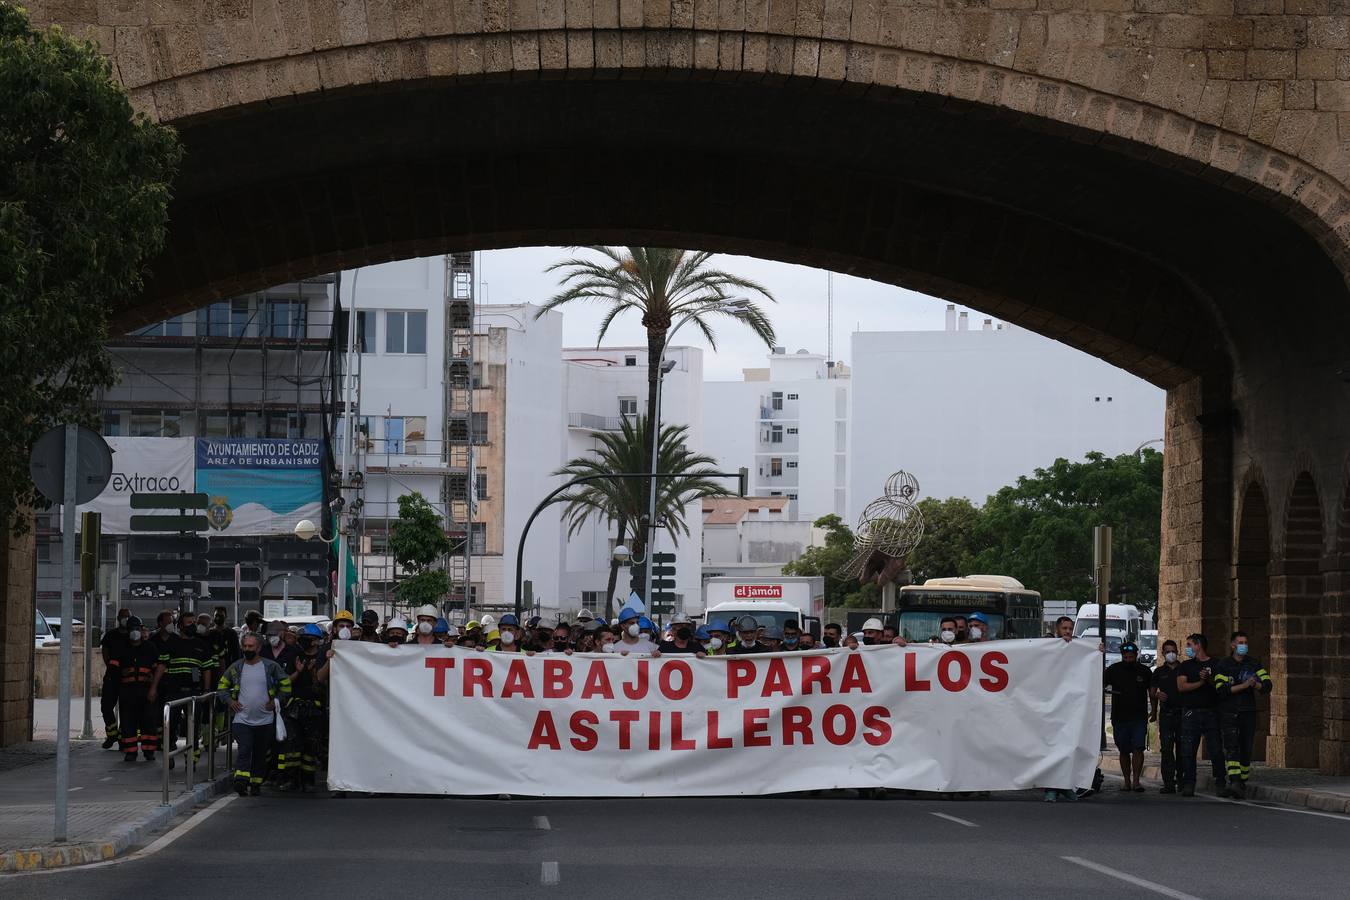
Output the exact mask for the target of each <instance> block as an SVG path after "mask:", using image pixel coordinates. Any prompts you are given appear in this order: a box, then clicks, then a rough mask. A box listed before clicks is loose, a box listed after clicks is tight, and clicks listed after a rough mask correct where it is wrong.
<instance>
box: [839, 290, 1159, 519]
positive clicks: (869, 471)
mask: <svg viewBox="0 0 1350 900" xmlns="http://www.w3.org/2000/svg"><path fill="white" fill-rule="evenodd" d="M969 323H970V317H969V315H968V314H967V313H965V312H961V313H959V314H958V313H957V311H956V307H955V306H954V305H949V306H948V307H947V324H946V328H945V330H943V331H899V332H857V333H855V334H854V335H853V338H852V364H853V421H854V422H855V423H856V424H855V427H854V428H853V434H852V447H851V450H852V453H851V460H852V472H851V474H850V478H849V484H850V492H849V521H850V522H856V521H857V516H858V513H859V512H860V511H861V510H862V509H863V507H865V506H866V505H867V504H868V503H869V502H871V501H872V500H873V499H875V498H876V497H878V496H880V495H881V493H882V489H883V487H884V485H885V483H886V478H887V477H888V476H889V475H890V474H891V473H892V472H894V471H896V470H897V469H905V470H906V471H908V472H911V473H912V474H913V475H914V476H915V477H916V478H918V480H919V484H920V487H921V492H922V493H921V496H926V497H938V498H945V497H967V498H969V499H970V500H972V501H973V502H975V503H983V502H984V501H985V499H986V498H987V497H988V496H989V495H990V494H992V493H994V492H995V491H997V490H998V489H999V488H1001V487H1003V486H1004V485H1008V484H1012V483H1014V482H1015V481H1016V480H1017V478H1018V476H1020V475H1029V474H1031V472H1033V471H1034V470H1035V469H1036V468H1038V467H1044V466H1048V465H1049V464H1050V463H1052V462H1053V461H1054V460H1055V459H1056V458H1058V457H1064V458H1066V459H1070V460H1081V459H1082V458H1083V456H1084V454H1086V453H1088V452H1089V451H1092V450H1098V451H1101V452H1102V453H1105V454H1107V455H1108V456H1114V455H1117V454H1121V453H1129V452H1132V451H1134V450H1136V449H1137V448H1139V446H1140V445H1141V444H1144V443H1147V442H1152V441H1155V440H1158V439H1160V438H1162V436H1163V414H1164V404H1165V394H1164V392H1163V391H1162V390H1161V389H1159V388H1156V387H1154V386H1153V385H1151V384H1148V383H1147V382H1144V381H1142V380H1140V379H1139V378H1136V377H1135V376H1133V375H1131V374H1130V373H1128V372H1126V371H1124V370H1123V369H1118V368H1116V367H1115V366H1112V365H1111V364H1109V363H1106V362H1103V361H1102V360H1099V359H1097V358H1095V357H1092V356H1089V355H1088V354H1086V353H1083V352H1081V351H1078V350H1075V349H1073V348H1071V347H1068V346H1066V345H1064V344H1061V343H1059V342H1058V341H1053V340H1050V339H1049V338H1045V337H1041V336H1040V335H1037V334H1035V333H1033V332H1030V331H1027V330H1025V329H1022V328H1017V327H1015V326H1012V325H996V324H995V323H994V322H993V320H991V319H983V318H982V322H981V324H980V327H978V328H974V329H972V328H971V327H970V324H969ZM1154 446H1156V447H1159V448H1160V447H1161V444H1160V443H1159V444H1155V445H1154Z"/></svg>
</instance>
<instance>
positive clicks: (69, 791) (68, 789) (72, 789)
mask: <svg viewBox="0 0 1350 900" xmlns="http://www.w3.org/2000/svg"><path fill="white" fill-rule="evenodd" d="M82 790H84V788H83V787H73V788H67V789H66V793H67V794H73V793H75V792H76V791H82Z"/></svg>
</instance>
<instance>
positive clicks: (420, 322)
mask: <svg viewBox="0 0 1350 900" xmlns="http://www.w3.org/2000/svg"><path fill="white" fill-rule="evenodd" d="M384 352H385V353H426V352H427V314H426V313H425V312H422V311H417V310H409V311H408V312H398V311H395V310H390V311H389V312H387V313H385V314H384Z"/></svg>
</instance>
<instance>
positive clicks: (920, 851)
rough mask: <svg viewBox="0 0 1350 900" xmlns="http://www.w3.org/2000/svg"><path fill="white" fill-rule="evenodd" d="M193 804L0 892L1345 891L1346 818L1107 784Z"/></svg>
mask: <svg viewBox="0 0 1350 900" xmlns="http://www.w3.org/2000/svg"><path fill="white" fill-rule="evenodd" d="M210 810H211V811H210V813H209V815H207V816H206V817H205V818H201V819H199V820H198V821H197V822H195V823H194V825H193V826H192V827H191V828H190V830H187V831H184V832H171V835H173V834H177V836H176V837H175V838H174V839H173V840H172V842H171V843H168V844H167V845H166V846H163V847H162V848H161V849H155V850H154V851H153V852H150V853H149V854H148V855H146V856H143V857H140V858H135V857H133V858H129V859H126V860H124V861H120V862H114V863H112V864H102V865H100V866H98V867H92V868H85V869H79V870H67V871H63V872H55V873H48V874H38V875H24V876H9V877H3V876H0V896H3V897H4V898H6V900H20V898H67V897H69V898H75V897H79V898H95V900H97V898H109V900H112V898H118V900H125V898H128V897H137V896H156V897H191V898H194V900H203V898H216V897H250V896H255V895H258V894H262V895H277V896H284V897H286V898H287V900H302V898H308V897H324V898H334V897H337V898H342V900H352V898H363V897H382V898H385V900H393V898H396V897H402V896H406V897H432V896H454V897H492V898H499V897H537V896H570V897H586V898H588V900H589V898H611V897H612V898H617V900H632V898H659V897H680V898H686V900H687V898H690V897H699V898H703V897H719V896H732V897H774V898H796V897H801V898H812V900H816V898H820V897H831V896H846V897H896V896H904V897H906V898H915V897H933V898H939V897H940V898H978V900H1002V898H1044V897H1084V898H1089V897H1090V898H1094V900H1113V898H1132V900H1141V898H1143V900H1147V898H1154V897H1172V898H1176V900H1186V898H1187V897H1196V898H1219V897H1225V896H1227V897H1231V896H1235V895H1242V896H1246V897H1261V898H1278V897H1300V898H1305V897H1338V896H1340V897H1343V896H1346V892H1347V883H1350V862H1347V861H1346V857H1345V849H1346V847H1350V817H1346V816H1333V815H1329V814H1313V813H1309V812H1306V811H1292V810H1288V809H1284V808H1266V807H1262V806H1259V805H1254V804H1237V803H1232V802H1227V801H1217V800H1211V799H1202V798H1195V799H1189V800H1186V799H1182V798H1179V797H1163V796H1159V795H1158V794H1156V793H1153V792H1150V793H1149V794H1145V795H1133V794H1131V795H1121V794H1119V793H1116V792H1115V791H1114V785H1112V784H1111V783H1109V782H1108V791H1107V793H1105V794H1103V795H1100V796H1098V797H1095V798H1091V799H1088V800H1084V801H1079V802H1077V803H1063V802H1061V803H1056V804H1053V805H1052V804H1048V803H1044V802H1042V801H1041V799H1040V797H1039V795H1033V794H1031V793H1022V794H1014V795H1005V796H996V797H994V798H993V799H989V800H961V801H942V800H937V799H891V800H886V801H877V800H861V799H836V798H828V799H827V798H810V797H784V798H718V799H700V800H670V799H652V800H525V799H513V800H507V801H502V800H462V799H426V798H364V797H362V798H348V799H331V798H329V797H327V796H324V795H304V796H298V795H282V796H277V795H274V796H263V797H260V798H257V799H252V798H246V799H239V798H233V799H229V800H227V801H225V802H223V803H222V802H220V801H218V802H217V804H216V805H214V806H213V807H211V808H210ZM199 816H200V814H199ZM153 846H154V845H152V847H153ZM1066 857H1068V858H1072V859H1066ZM1074 860H1076V861H1074ZM1130 879H1136V880H1135V881H1131V880H1130ZM1140 879H1142V881H1143V882H1144V883H1140V881H1138V880H1140Z"/></svg>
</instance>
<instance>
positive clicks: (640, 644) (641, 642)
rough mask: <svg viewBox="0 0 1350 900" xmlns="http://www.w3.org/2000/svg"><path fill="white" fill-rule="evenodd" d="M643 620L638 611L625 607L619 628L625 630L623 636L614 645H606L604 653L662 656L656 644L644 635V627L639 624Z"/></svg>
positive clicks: (620, 615)
mask: <svg viewBox="0 0 1350 900" xmlns="http://www.w3.org/2000/svg"><path fill="white" fill-rule="evenodd" d="M641 618H642V617H641V615H639V613H638V611H637V610H635V609H630V608H628V607H624V609H623V610H622V611H621V612H620V613H619V627H620V628H621V629H623V634H622V636H621V637H620V638H619V640H617V641H615V642H614V643H612V644H606V645H605V651H604V652H606V653H622V654H623V655H624V656H630V655H636V654H642V655H645V656H660V655H661V650H660V649H659V648H658V647H657V645H656V642H655V641H653V640H652V639H651V638H650V637H648V636H647V635H645V634H643V633H642V626H641V625H639V624H638V620H639V619H641Z"/></svg>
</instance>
